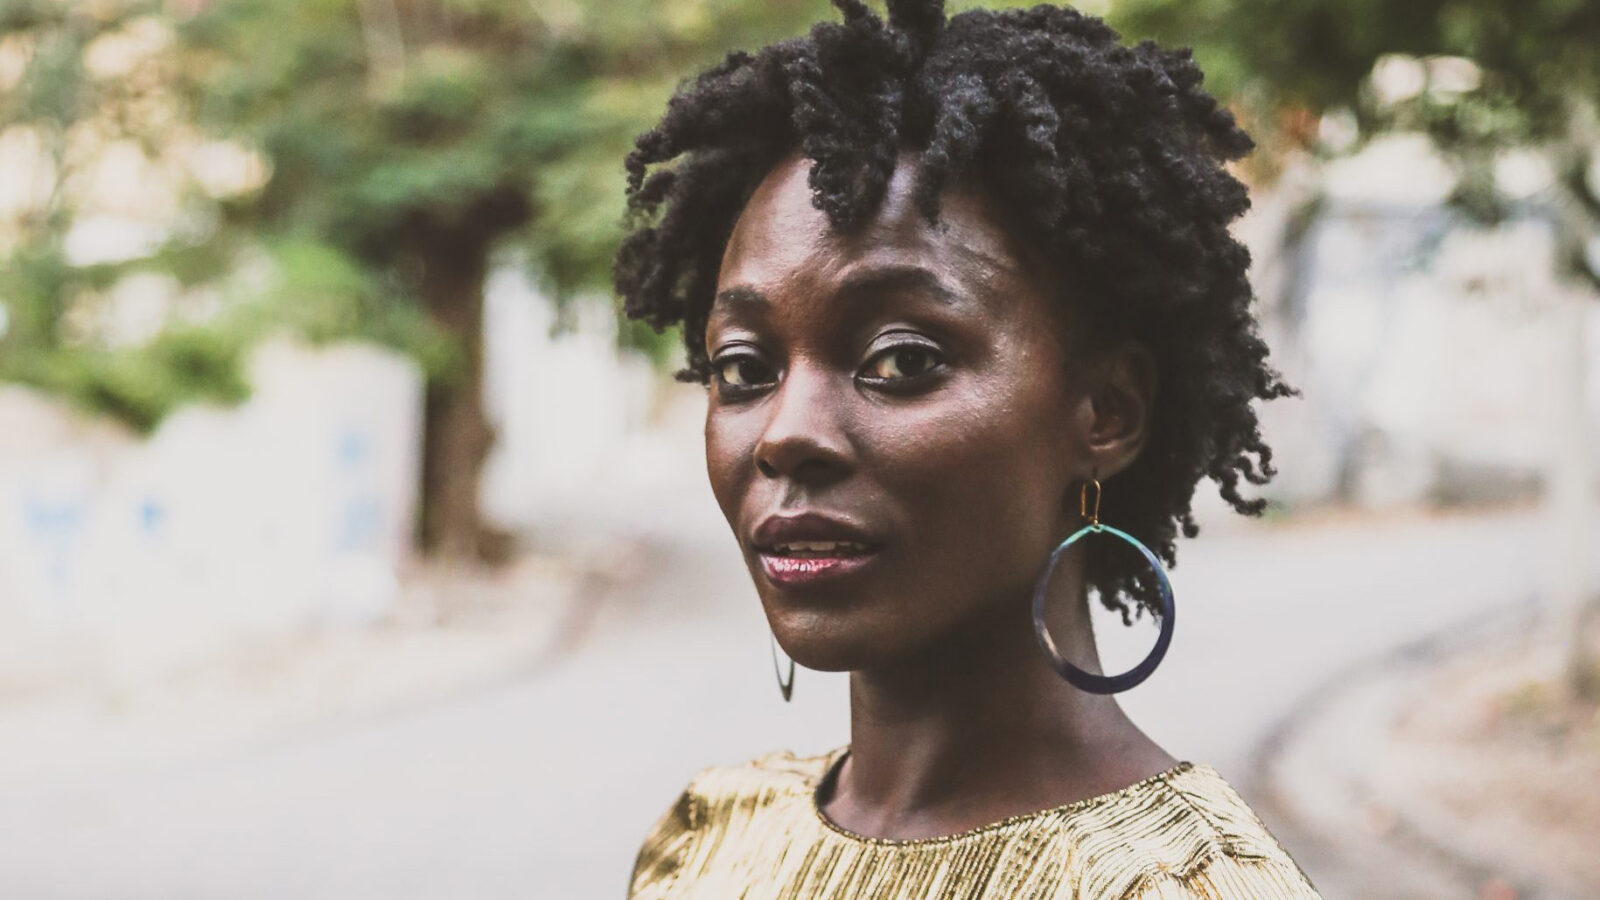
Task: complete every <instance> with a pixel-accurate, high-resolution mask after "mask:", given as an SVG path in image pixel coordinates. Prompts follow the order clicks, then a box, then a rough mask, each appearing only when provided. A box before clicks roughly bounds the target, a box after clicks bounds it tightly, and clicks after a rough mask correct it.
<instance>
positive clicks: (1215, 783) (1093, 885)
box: [1072, 763, 1319, 900]
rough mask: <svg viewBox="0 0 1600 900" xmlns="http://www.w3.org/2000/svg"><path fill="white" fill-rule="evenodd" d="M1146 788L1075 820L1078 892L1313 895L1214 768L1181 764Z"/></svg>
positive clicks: (1244, 899)
mask: <svg viewBox="0 0 1600 900" xmlns="http://www.w3.org/2000/svg"><path fill="white" fill-rule="evenodd" d="M1149 786H1150V788H1151V789H1150V790H1148V791H1132V792H1129V793H1127V794H1126V795H1122V796H1118V797H1117V798H1116V801H1115V802H1112V803H1108V804H1104V805H1103V806H1101V807H1096V808H1091V809H1088V810H1085V811H1084V814H1083V815H1082V816H1081V817H1077V818H1076V819H1075V820H1074V821H1073V824H1072V827H1073V830H1075V831H1080V832H1082V838H1083V839H1082V841H1081V843H1080V844H1079V846H1080V847H1081V848H1082V850H1083V854H1084V855H1083V883H1082V887H1083V890H1082V893H1081V896H1087V897H1101V896H1104V897H1127V898H1136V900H1191V898H1202V897H1226V898H1228V900H1268V898H1270V900H1319V895H1318V894H1317V892H1316V889H1315V888H1314V887H1313V886H1312V884H1311V881H1310V879H1309V878H1308V877H1307V876H1306V874H1305V872H1304V870H1302V869H1301V868H1300V866H1299V864H1298V863H1296V862H1295V861H1294V859H1293V858H1292V857H1291V856H1290V855H1289V853H1288V851H1287V850H1285V849H1284V847H1283V845H1282V844H1281V843H1279V842H1278V840H1277V838H1276V837H1274V836H1273V834H1272V833H1271V831H1269V830H1268V829H1267V826H1266V825H1265V824H1264V823H1263V822H1262V821H1261V818H1260V817H1259V816H1258V815H1257V814H1256V812H1255V811H1254V810H1253V809H1251V808H1250V806H1249V804H1247V803H1246V802H1245V801H1244V799H1243V798H1242V797H1240V796H1239V794H1238V792H1237V791H1235V790H1234V789H1233V786H1232V785H1230V784H1229V783H1228V782H1227V781H1226V780H1225V779H1224V778H1223V777H1222V775H1221V774H1220V773H1218V772H1217V770H1216V769H1214V768H1212V767H1211V766H1209V765H1206V764H1204V763H1185V764H1183V765H1182V766H1181V767H1180V768H1179V769H1177V770H1176V771H1173V772H1170V773H1167V774H1163V775H1161V776H1158V778H1156V779H1154V780H1153V781H1151V782H1150V785H1149ZM1107 837H1111V838H1112V839H1111V840H1107ZM1130 851H1132V852H1131V853H1130ZM1134 859H1137V860H1139V861H1140V862H1139V864H1130V860H1134Z"/></svg>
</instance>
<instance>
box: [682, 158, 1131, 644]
mask: <svg viewBox="0 0 1600 900" xmlns="http://www.w3.org/2000/svg"><path fill="white" fill-rule="evenodd" d="M916 166H917V162H916V159H915V158H914V157H911V156H904V157H902V158H901V162H900V164H899V166H898V168H897V170H896V173H895V175H894V178H893V180H892V182H891V184H890V187H889V189H888V193H887V196H886V197H885V200H884V202H883V203H882V205H881V207H880V209H879V212H878V213H877V215H876V217H875V218H874V219H873V220H872V221H871V222H869V223H868V224H866V225H865V226H864V227H863V228H861V229H860V230H859V231H857V232H855V233H853V234H850V235H840V234H836V233H834V232H833V230H832V229H831V228H830V227H829V224H828V221H827V218H826V216H825V215H824V214H823V213H822V212H820V211H818V210H817V209H816V208H815V207H813V206H812V205H811V194H810V189H809V187H808V185H807V182H806V178H807V173H808V171H809V168H810V162H809V160H806V159H804V158H803V157H801V156H799V155H796V156H794V157H791V158H790V159H788V160H786V161H784V162H782V163H780V164H779V165H778V166H777V167H776V168H775V169H774V170H773V171H772V172H771V173H769V174H768V175H767V177H766V178H765V180H764V181H763V182H762V183H761V185H760V186H759V187H758V188H757V190H756V192H755V194H754V195H753V197H752V198H751V200H750V202H749V204H748V205H747V206H746V208H745V209H744V211H743V213H742V214H741V216H740V218H739V220H738V222H737V223H736V224H735V227H734V230H733V233H732V236H731V238H730V239H729V242H728V245H727V249H726V252H725V254H724V256H723V260H722V267H721V271H720V273H719V276H718V282H717V291H718V292H717V297H716V300H715V302H714V304H713V306H712V309H711V315H710V319H709V321H708V323H707V326H706V349H707V352H708V354H709V356H710V358H711V361H712V366H713V375H712V382H711V385H710V389H709V393H710V397H709V405H708V408H707V412H706V426H705V437H706V463H707V468H708V470H709V474H710V478H711V486H712V491H713V493H714V494H715V495H716V498H717V503H718V505H719V506H720V507H721V508H722V512H723V514H724V515H725V516H726V517H727V520H728V523H729V524H730V525H731V526H732V527H733V530H734V533H735V535H736V536H737V537H738V540H739V543H740V547H741V548H742V550H743V552H744V556H745V561H746V563H747V565H748V566H749V568H750V572H751V575H752V577H753V579H754V581H755V584H756V587H757V590H758V592H759V593H760V595H761V601H762V604H763V605H764V607H765V609H766V613H767V616H768V619H769V621H770V622H771V624H772V627H773V631H774V633H775V634H776V635H777V638H778V640H779V643H781V644H782V645H783V647H784V648H785V650H786V651H787V652H788V653H789V654H790V655H792V656H793V657H794V658H795V659H796V660H798V661H799V662H800V663H802V664H804V665H806V666H809V667H811V668H815V669H823V670H834V671H837V670H846V669H852V670H853V669H868V668H875V667H878V666H883V665H889V664H893V663H894V662H895V661H896V660H897V659H901V658H904V657H906V655H907V654H914V653H916V652H918V651H919V650H925V649H927V648H929V647H931V646H934V645H935V644H936V643H938V642H939V641H941V639H945V638H948V637H950V636H952V635H953V634H955V633H956V631H957V630H959V629H962V628H964V627H967V626H969V625H971V624H973V623H975V622H976V621H977V620H979V619H982V618H984V617H987V616H992V615H995V614H997V613H1000V612H1001V611H1002V610H1004V609H1006V608H1007V607H1008V606H1012V605H1014V604H1025V603H1026V601H1027V598H1028V596H1029V594H1030V592H1031V590H1032V585H1033V582H1034V579H1035V578H1036V577H1037V576H1038V574H1039V572H1040V571H1041V569H1042V567H1043V565H1044V562H1045V559H1046V557H1047V556H1048V554H1049V552H1050V550H1051V549H1052V547H1053V546H1054V544H1055V543H1057V542H1059V541H1060V540H1061V539H1062V538H1064V537H1065V536H1066V535H1067V534H1068V533H1070V531H1071V530H1072V529H1073V528H1075V527H1077V525H1078V524H1079V517H1078V502H1077V501H1078V495H1077V486H1078V484H1079V483H1080V481H1081V479H1083V478H1084V477H1086V476H1087V475H1089V473H1090V470H1091V468H1092V467H1094V468H1098V470H1099V475H1100V477H1101V478H1102V479H1104V478H1106V477H1107V476H1108V475H1109V474H1110V473H1111V471H1112V470H1113V469H1115V468H1120V467H1121V466H1122V465H1124V464H1126V462H1127V461H1129V460H1131V458H1132V454H1133V452H1136V447H1133V446H1132V445H1133V443H1134V441H1135V439H1134V438H1130V437H1129V436H1128V435H1127V434H1126V432H1127V430H1128V429H1127V424H1128V423H1127V422H1126V421H1124V422H1123V423H1122V425H1121V426H1118V425H1116V424H1115V423H1113V424H1112V425H1110V426H1107V425H1106V423H1105V422H1104V421H1103V420H1104V419H1105V418H1106V417H1107V414H1108V411H1109V415H1110V417H1111V418H1113V419H1115V418H1117V410H1115V409H1109V407H1114V406H1116V402H1110V403H1105V404H1100V403H1097V402H1096V401H1095V399H1094V398H1093V397H1092V396H1091V394H1092V393H1093V391H1091V390H1089V389H1088V388H1087V386H1085V387H1084V388H1082V389H1080V387H1079V385H1078V384H1077V382H1078V381H1079V380H1080V379H1078V378H1077V377H1075V376H1071V377H1069V374H1068V373H1069V371H1073V370H1074V369H1075V364H1076V363H1078V362H1081V360H1075V359H1071V358H1069V355H1070V354H1069V352H1068V351H1067V349H1066V348H1067V340H1066V338H1067V336H1068V335H1069V334H1070V333H1071V329H1072V323H1071V322H1070V321H1067V314H1066V313H1065V312H1062V311H1061V305H1060V304H1059V303H1058V301H1057V300H1056V299H1055V297H1054V296H1053V287H1054V286H1053V285H1052V284H1051V279H1050V278H1049V277H1048V276H1046V275H1044V274H1043V273H1042V272H1041V271H1040V269H1041V268H1042V267H1041V266H1039V265H1038V264H1036V263H1035V262H1032V261H1031V260H1030V258H1029V256H1028V254H1027V253H1025V252H1024V251H1023V250H1022V248H1021V247H1020V246H1018V245H1017V243H1016V242H1015V241H1014V239H1013V238H1012V236H1011V235H1010V233H1009V232H1008V230H1007V229H1005V228H1004V227H1002V225H1001V223H1000V221H999V219H998V218H997V215H996V211H995V209H994V207H993V206H992V203H991V202H990V201H989V200H988V199H987V198H986V197H985V196H983V195H980V194H978V193H974V192H970V191H965V190H953V191H951V192H949V193H947V194H946V196H945V199H944V202H943V207H942V213H941V224H942V226H943V227H939V226H935V227H930V226H929V225H928V224H927V222H926V220H925V219H924V218H923V217H922V216H921V214H919V213H918V212H917V211H916V209H915V207H914V204H913V203H912V202H911V197H910V189H911V186H912V177H913V175H914V173H915V171H916ZM1085 384H1086V385H1087V380H1086V379H1085ZM1119 402H1120V401H1119ZM1134 405H1137V403H1136V402H1135V403H1134ZM1122 412H1123V414H1124V415H1123V418H1124V419H1126V418H1127V415H1126V414H1127V413H1128V412H1129V410H1128V409H1124V410H1122ZM1134 412H1135V413H1139V412H1140V411H1139V410H1134ZM1134 418H1142V414H1140V415H1135V416H1134ZM1134 424H1135V426H1137V424H1138V423H1134ZM1108 429H1109V430H1108ZM801 517H810V518H809V520H808V519H807V518H801ZM840 542H843V543H840Z"/></svg>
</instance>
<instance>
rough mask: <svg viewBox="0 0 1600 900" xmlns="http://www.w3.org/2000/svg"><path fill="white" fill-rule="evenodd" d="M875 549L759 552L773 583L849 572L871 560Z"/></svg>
mask: <svg viewBox="0 0 1600 900" xmlns="http://www.w3.org/2000/svg"><path fill="white" fill-rule="evenodd" d="M876 555H877V551H873V552H871V553H863V554H861V555H859V556H777V555H775V554H771V553H763V554H761V566H762V568H763V569H765V570H766V573H767V578H768V579H769V580H770V581H772V582H773V583H774V584H813V583H816V582H819V581H827V580H829V579H832V578H839V577H841V576H843V575H848V574H850V573H851V572H855V571H857V570H859V569H861V568H862V567H863V566H865V565H866V564H867V563H870V562H872V558H873V557H874V556H876Z"/></svg>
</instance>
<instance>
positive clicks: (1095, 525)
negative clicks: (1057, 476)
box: [1033, 478, 1176, 694]
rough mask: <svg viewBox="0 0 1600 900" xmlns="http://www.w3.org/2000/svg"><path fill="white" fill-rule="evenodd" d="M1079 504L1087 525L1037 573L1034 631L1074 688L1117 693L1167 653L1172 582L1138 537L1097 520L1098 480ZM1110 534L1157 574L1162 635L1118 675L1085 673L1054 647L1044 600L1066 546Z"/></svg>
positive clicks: (1147, 674)
mask: <svg viewBox="0 0 1600 900" xmlns="http://www.w3.org/2000/svg"><path fill="white" fill-rule="evenodd" d="M1091 483H1092V484H1093V485H1094V509H1093V510H1092V511H1091V510H1090V509H1089V486H1090V484H1091ZM1078 505H1079V510H1080V512H1081V513H1082V515H1083V516H1084V517H1085V518H1087V519H1088V520H1089V524H1088V525H1085V526H1083V527H1082V528H1080V529H1078V530H1077V531H1075V532H1073V533H1072V536H1071V537H1069V538H1067V539H1066V540H1064V541H1062V542H1061V545H1060V546H1058V547H1056V549H1055V551H1054V552H1053V553H1051V554H1050V561H1049V562H1048V563H1046V564H1045V567H1044V574H1043V575H1040V576H1039V582H1038V584H1036V585H1035V586H1034V589H1033V633H1034V636H1035V637H1037V638H1038V639H1039V647H1040V648H1041V649H1042V650H1044V655H1045V657H1046V658H1047V659H1048V660H1049V661H1050V667H1051V668H1053V669H1055V670H1056V674H1058V675H1060V676H1061V677H1062V678H1065V679H1066V680H1067V681H1068V682H1070V683H1071V684H1072V686H1073V687H1076V688H1078V689H1079V690H1083V691H1088V692H1089V693H1091V694H1116V693H1120V692H1122V691H1125V690H1127V689H1128V688H1131V687H1133V686H1134V685H1137V684H1138V683H1140V682H1141V681H1144V680H1145V679H1146V678H1149V677H1150V673H1152V672H1154V671H1155V670H1156V666H1158V665H1160V664H1161V659H1162V657H1164V656H1166V655H1167V647H1168V645H1170V644H1171V643H1172V618H1173V614H1174V612H1175V611H1176V608H1175V606H1174V605H1173V602H1172V583H1171V582H1170V581H1168V580H1167V573H1166V570H1165V569H1163V568H1161V561H1160V560H1158V559H1156V555H1155V554H1154V553H1151V552H1150V548H1149V547H1146V546H1145V545H1144V544H1141V543H1140V542H1139V540H1138V538H1135V537H1134V536H1133V535H1131V534H1128V533H1127V532H1126V531H1122V530H1121V529H1117V528H1112V527H1111V526H1110V525H1102V524H1101V523H1100V482H1099V480H1098V479H1095V478H1090V479H1089V481H1088V482H1085V483H1084V485H1083V489H1082V490H1081V491H1080V492H1079V493H1078ZM1101 532H1104V533H1108V534H1113V535H1115V536H1117V537H1119V538H1121V539H1123V540H1124V541H1127V542H1128V543H1130V544H1132V545H1133V546H1135V547H1137V548H1138V549H1139V552H1140V553H1142V554H1144V558H1145V560H1146V561H1148V562H1149V563H1150V567H1151V568H1152V569H1154V570H1155V573H1156V577H1157V578H1158V579H1160V588H1161V634H1160V635H1159V636H1158V637H1157V638H1156V645H1155V646H1154V647H1152V648H1151V650H1150V653H1149V655H1148V656H1146V657H1145V658H1144V659H1143V660H1142V661H1140V663H1139V664H1138V665H1137V666H1134V667H1133V668H1131V669H1129V670H1128V671H1126V672H1123V673H1122V674H1121V675H1096V674H1094V673H1093V672H1085V671H1084V670H1082V669H1080V668H1078V667H1077V666H1075V665H1073V664H1072V663H1070V662H1067V660H1066V659H1065V658H1063V657H1062V655H1061V652H1060V651H1059V650H1057V649H1056V642H1055V640H1054V639H1053V638H1051V637H1050V629H1049V627H1048V625H1046V623H1045V620H1044V608H1045V600H1046V599H1047V595H1048V593H1049V590H1048V588H1049V586H1050V575H1051V573H1053V572H1055V569H1056V562H1057V561H1058V560H1059V559H1060V558H1061V554H1062V553H1064V552H1066V549H1067V548H1068V547H1070V546H1072V545H1073V544H1074V543H1077V541H1078V539H1080V538H1082V537H1083V536H1084V535H1088V534H1098V533H1101Z"/></svg>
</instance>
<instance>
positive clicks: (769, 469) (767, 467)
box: [756, 459, 778, 478]
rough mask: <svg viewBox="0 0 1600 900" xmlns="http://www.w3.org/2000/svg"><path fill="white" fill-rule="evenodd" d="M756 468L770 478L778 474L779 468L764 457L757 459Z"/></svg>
mask: <svg viewBox="0 0 1600 900" xmlns="http://www.w3.org/2000/svg"><path fill="white" fill-rule="evenodd" d="M756 468H757V469H758V470H760V472H761V474H763V475H765V476H767V477H768V478H773V477H775V476H776V475H777V474H778V470H777V468H776V467H775V466H773V465H772V463H769V462H767V461H766V460H764V459H758V460H756Z"/></svg>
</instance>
